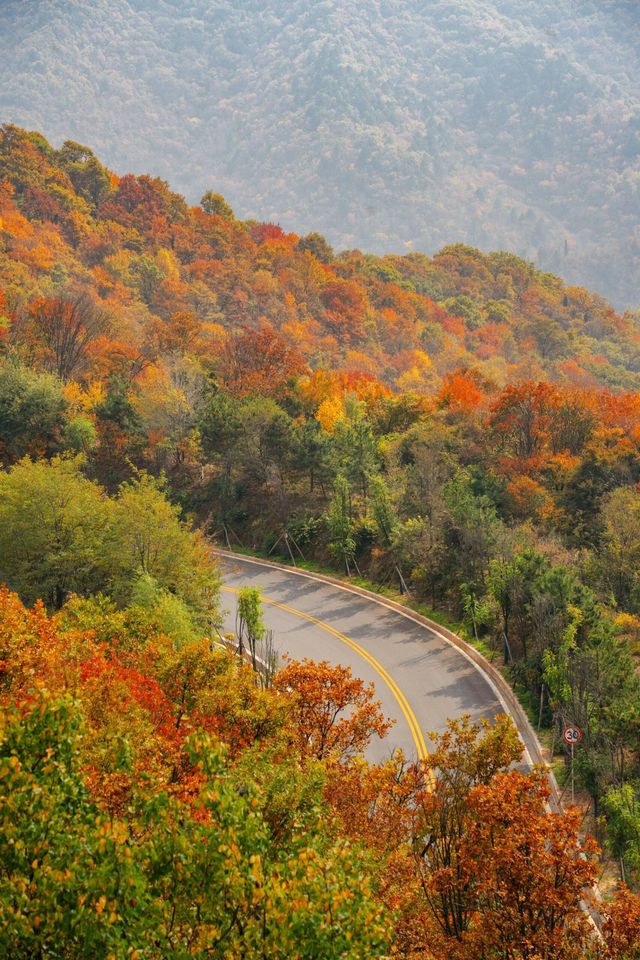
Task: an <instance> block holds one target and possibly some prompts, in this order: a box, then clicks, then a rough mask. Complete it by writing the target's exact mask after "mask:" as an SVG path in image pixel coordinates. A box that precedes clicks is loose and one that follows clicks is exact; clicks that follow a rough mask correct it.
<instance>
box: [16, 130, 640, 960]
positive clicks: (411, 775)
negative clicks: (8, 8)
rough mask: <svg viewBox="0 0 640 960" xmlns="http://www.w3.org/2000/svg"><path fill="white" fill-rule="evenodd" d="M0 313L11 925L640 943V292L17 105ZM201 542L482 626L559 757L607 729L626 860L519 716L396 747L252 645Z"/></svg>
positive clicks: (185, 936) (625, 959) (604, 800)
mask: <svg viewBox="0 0 640 960" xmlns="http://www.w3.org/2000/svg"><path fill="white" fill-rule="evenodd" d="M0 303H1V308H0V458H1V460H2V467H3V470H2V473H0V582H4V583H6V585H7V589H4V590H3V592H2V593H0V706H1V708H2V711H1V715H2V719H3V730H2V736H1V737H0V782H3V783H4V784H5V785H6V787H5V789H4V791H0V827H1V829H0V845H1V847H0V863H2V865H3V867H2V872H1V873H0V953H2V952H3V953H4V954H6V955H7V956H11V957H16V958H25V960H26V958H31V957H33V956H38V955H41V956H57V955H61V956H65V957H66V956H68V957H73V958H75V957H83V958H84V957H89V956H111V957H114V958H116V960H121V958H122V960H124V958H129V960H131V958H132V957H134V956H135V957H138V958H139V960H142V958H147V957H149V958H154V960H155V958H158V960H160V958H165V957H167V956H171V955H176V956H184V957H189V956H193V957H198V958H200V957H201V958H204V957H215V958H220V960H222V958H225V960H227V958H235V957H237V956H239V955H240V952H241V951H243V955H244V956H246V957H247V958H248V960H258V958H262V960H264V958H265V957H267V958H273V960H276V958H278V960H284V958H285V957H286V958H292V957H295V958H300V960H302V958H305V960H312V958H313V960H319V958H324V957H326V958H327V960H330V958H331V960H333V958H335V957H336V956H341V957H344V958H345V960H363V958H383V957H387V956H396V957H402V958H405V960H445V958H447V960H448V958H450V957H453V958H454V960H477V958H478V957H499V958H504V960H531V958H532V957H545V958H548V960H585V958H587V957H589V958H591V957H593V958H598V960H602V958H603V957H604V958H606V960H632V958H634V957H637V955H638V949H639V947H640V901H639V900H638V898H637V896H636V895H634V894H633V893H631V892H629V890H628V889H627V888H626V887H624V886H623V887H621V888H620V891H619V893H618V894H617V896H616V898H615V899H614V900H613V901H612V903H611V904H610V905H608V906H604V907H602V914H603V916H604V917H605V918H606V923H605V926H604V940H603V942H602V943H600V942H599V941H598V942H596V941H595V940H594V939H593V931H592V928H591V926H590V925H589V923H588V922H587V918H586V915H585V913H584V911H583V909H582V906H581V902H582V900H583V898H584V897H585V896H587V895H588V891H589V890H591V889H592V888H593V886H594V883H595V881H596V879H597V877H598V875H599V874H600V873H601V871H602V869H603V868H606V867H607V865H608V871H609V874H612V873H615V872H616V870H617V869H618V868H619V871H620V874H622V875H623V876H624V878H625V879H626V881H627V883H628V884H629V885H630V886H631V887H632V888H633V887H637V886H640V842H639V840H638V837H639V836H640V819H639V816H638V812H637V811H638V809H639V804H640V788H639V786H638V784H639V782H640V723H639V720H638V718H640V677H639V674H638V656H639V655H640V578H639V573H638V571H639V565H638V561H639V559H640V379H639V378H640V372H639V371H640V365H639V364H638V344H639V329H638V322H637V317H635V316H634V315H632V314H624V315H621V314H619V313H616V311H615V310H613V308H612V307H610V306H609V305H608V304H607V302H606V301H605V300H603V299H602V298H601V297H599V296H597V295H595V294H591V293H589V292H588V291H587V290H584V289H582V288H577V287H571V286H566V285H565V284H564V283H563V282H562V280H560V279H559V278H558V277H555V276H553V275H550V274H546V273H541V272H539V271H537V270H536V269H535V268H534V267H533V266H532V265H531V264H530V263H528V262H526V261H523V260H521V259H519V258H517V257H515V256H514V255H512V254H508V253H494V254H489V255H485V254H481V253H480V252H479V251H478V250H476V249H474V248H472V247H468V246H463V245H456V246H450V247H447V248H445V249H443V250H442V251H440V252H439V253H438V254H436V255H435V256H433V257H427V256H424V255H421V254H417V253H412V254H409V255H404V256H400V255H388V256H385V257H377V256H374V255H369V254H363V253H359V252H349V253H343V254H338V255H336V254H335V253H334V251H333V250H332V249H331V247H330V245H329V244H328V242H327V241H326V239H325V238H324V237H323V236H322V235H321V234H319V233H316V232H311V233H309V234H306V235H305V236H302V237H300V236H298V235H295V234H292V233H285V232H284V231H283V230H282V229H281V228H280V227H279V226H277V225H273V224H268V223H261V222H257V221H253V220H252V221H242V220H239V219H237V218H236V217H235V216H234V214H233V211H232V209H231V207H230V206H229V205H228V203H227V202H226V201H225V199H224V198H223V197H222V196H221V195H219V194H214V193H211V192H208V193H206V194H205V195H204V196H203V197H202V200H201V203H200V205H198V206H195V207H192V206H189V205H188V204H187V203H186V201H185V200H184V199H183V198H182V197H181V196H179V195H178V194H175V193H173V192H172V191H171V190H170V189H169V187H168V185H167V184H166V183H164V182H163V181H161V180H158V179H154V178H151V177H149V176H144V175H143V176H140V177H134V176H132V175H125V176H119V175H118V174H116V173H114V172H112V171H110V170H109V169H107V168H106V167H104V166H103V165H102V163H101V162H100V160H99V159H98V158H97V157H96V156H95V155H94V154H93V153H92V151H91V150H90V149H89V148H87V147H84V146H82V145H80V144H77V143H74V142H71V141H67V142H65V143H64V145H63V146H62V147H61V148H60V149H54V148H53V147H52V146H51V145H50V144H48V143H47V141H46V140H45V139H44V138H43V137H42V136H41V135H40V134H37V133H27V132H25V131H23V130H21V129H19V128H16V127H12V126H6V127H4V128H3V130H2V135H1V138H0ZM285 533H286V534H287V538H284V536H283V534H285ZM208 539H212V540H215V541H216V542H218V543H222V544H227V545H228V544H231V545H232V546H238V545H242V546H244V547H247V548H252V549H255V550H264V551H269V550H273V551H274V556H279V557H280V558H281V559H287V552H286V546H285V543H287V542H288V543H289V545H290V547H291V548H292V549H295V551H296V555H297V556H299V555H300V554H303V555H304V556H305V557H306V559H307V560H309V561H314V562H316V563H320V564H324V565H331V566H332V568H333V569H334V571H336V572H338V573H341V574H343V575H344V576H348V575H352V574H353V573H355V572H358V571H359V572H361V573H362V574H365V575H366V576H368V577H369V578H370V579H371V580H374V581H376V582H377V583H379V584H381V585H390V584H391V585H394V586H397V585H398V584H399V583H400V582H402V583H403V584H404V586H405V588H408V590H409V591H410V594H411V599H412V601H413V602H416V603H420V604H423V605H428V606H429V607H430V608H432V609H435V610H439V611H440V613H443V614H445V615H447V616H449V617H452V616H453V617H456V618H457V619H458V620H459V621H463V622H464V627H465V629H466V630H467V635H468V636H469V638H471V639H473V640H474V642H477V643H481V644H484V649H485V650H487V651H488V652H489V653H492V654H493V655H494V656H495V659H496V662H498V663H499V662H501V661H503V660H504V661H505V663H504V666H505V669H506V670H507V671H508V675H509V678H510V679H511V681H512V682H513V683H514V684H517V685H518V688H519V690H520V692H521V693H522V696H523V697H525V698H529V701H530V702H531V703H533V704H534V705H535V711H536V714H537V716H536V720H537V721H539V724H540V727H541V729H542V731H543V734H544V733H545V731H546V732H548V734H549V741H551V740H552V738H553V739H554V740H555V746H556V749H557V751H562V747H561V746H560V736H559V733H560V732H561V730H562V727H563V726H564V724H565V723H567V722H571V723H577V724H579V726H580V727H581V728H582V730H583V731H584V741H583V743H582V745H581V747H580V750H579V751H578V752H577V754H576V784H577V788H578V790H579V791H582V797H583V798H585V800H586V799H590V801H591V810H592V814H593V815H592V817H591V819H590V824H591V826H592V827H593V829H594V830H595V831H596V832H597V834H598V841H599V842H600V844H601V846H602V848H603V853H602V856H601V859H600V861H599V862H598V853H597V849H596V846H595V844H594V843H592V841H591V840H588V839H584V838H583V837H582V836H581V827H582V824H581V817H580V813H579V812H577V811H576V810H570V811H568V812H567V813H565V814H562V815H557V814H552V813H550V812H549V811H548V809H547V807H546V800H547V798H548V788H547V786H546V783H545V781H544V777H542V775H540V774H538V773H533V774H523V773H521V772H519V771H518V770H516V769H514V761H517V760H518V758H519V756H520V751H521V746H520V743H519V741H518V739H517V737H516V734H515V731H514V729H513V728H512V726H511V724H510V723H509V722H508V721H507V720H506V719H502V720H500V721H498V722H497V723H496V724H495V725H493V726H491V727H489V726H487V727H485V728H482V727H476V726H474V725H473V724H470V723H469V722H468V721H467V720H464V719H462V720H460V721H459V722H458V723H455V724H453V725H452V726H451V727H450V729H449V730H448V731H446V732H445V733H443V734H441V736H440V737H437V738H435V744H434V745H435V749H434V751H433V753H432V756H431V758H430V760H429V762H428V765H427V768H426V769H420V768H416V767H413V766H411V765H410V764H407V762H406V761H405V760H404V758H402V757H399V756H395V757H394V758H392V759H391V760H390V761H389V763H387V764H385V765H382V766H371V765H369V764H367V763H366V761H365V760H364V759H363V756H362V753H363V750H364V749H365V747H366V744H367V742H368V741H369V739H370V738H372V737H377V736H381V735H383V734H384V733H385V731H386V730H387V729H388V725H387V723H386V721H385V718H384V717H382V716H381V714H380V711H379V708H378V705H377V704H376V703H375V701H373V699H372V692H371V690H369V689H367V688H366V687H365V686H364V685H363V684H362V683H361V682H360V681H358V680H356V679H354V678H353V677H352V676H350V674H349V671H346V670H344V669H342V668H332V667H330V666H329V665H328V664H313V663H309V662H305V663H303V664H295V663H290V664H288V665H286V666H285V667H284V669H283V670H281V671H280V672H279V673H276V674H275V675H273V676H272V675H271V674H270V675H269V676H268V677H266V678H264V677H261V675H258V674H257V673H255V672H254V671H253V670H252V669H251V667H250V666H248V665H246V664H243V663H242V662H240V661H239V660H238V658H236V657H234V656H232V655H231V654H229V653H228V652H225V650H224V649H223V648H222V647H220V646H219V645H218V644H217V643H216V636H217V634H216V627H217V625H218V623H219V620H220V610H219V598H218V574H217V570H216V565H215V563H214V562H213V561H212V559H211V555H210V551H209V549H208ZM245 596H246V609H247V611H249V613H248V614H247V621H246V623H245V626H247V625H248V626H247V629H249V631H250V633H251V632H252V633H251V635H252V638H253V642H254V643H258V642H261V643H262V642H264V636H265V634H264V628H263V625H262V624H261V622H260V616H259V598H258V597H256V596H255V594H252V593H251V592H249V594H246V595H245ZM251 611H253V612H251ZM256 611H257V612H256ZM254 614H255V616H254ZM249 621H251V623H249ZM261 638H262V639H261ZM558 757H559V759H560V763H561V758H562V753H561V752H560V753H559V754H558ZM603 818H604V819H603ZM523 904H525V905H526V907H524V906H523ZM61 943H62V944H64V945H65V949H67V952H66V953H64V952H62V953H60V951H59V949H58V948H59V945H60V944H61ZM56 950H58V952H57V953H56Z"/></svg>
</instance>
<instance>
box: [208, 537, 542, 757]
mask: <svg viewBox="0 0 640 960" xmlns="http://www.w3.org/2000/svg"><path fill="white" fill-rule="evenodd" d="M219 558H220V561H221V567H222V578H223V587H222V591H223V592H222V606H223V608H225V610H226V612H225V630H227V631H229V632H232V631H233V630H234V625H235V605H236V597H237V591H238V590H239V588H240V587H243V586H255V587H259V588H260V589H261V591H262V598H263V603H264V619H265V623H266V624H267V626H268V627H270V628H271V629H272V630H273V634H274V639H275V646H276V649H277V651H278V653H279V655H280V656H281V657H282V656H283V655H287V654H288V655H289V656H291V657H292V658H294V659H302V658H304V657H309V658H311V659H314V660H328V661H330V662H332V663H340V664H344V665H347V666H349V667H351V670H352V672H353V673H354V675H356V676H358V677H360V678H362V680H364V681H366V682H373V683H374V685H375V689H376V696H377V698H378V699H379V700H380V701H381V703H382V709H383V712H384V714H385V715H386V716H387V717H390V718H392V719H393V720H394V721H395V723H394V726H393V727H392V729H391V731H390V732H389V733H388V734H387V736H386V737H385V738H384V740H378V741H376V742H374V743H372V744H371V746H370V748H369V750H368V752H367V753H368V757H369V759H371V760H373V761H379V760H382V759H384V758H385V757H388V756H389V755H390V753H391V752H392V751H393V750H394V749H395V748H397V747H401V748H402V750H403V751H404V753H405V755H406V756H407V757H411V758H416V757H419V758H424V757H425V756H426V754H427V752H428V750H429V737H428V734H429V732H430V731H435V732H440V731H442V730H444V728H445V726H446V722H447V719H449V718H450V717H459V716H461V715H462V714H465V713H468V714H470V715H471V716H472V717H473V718H475V719H479V718H480V717H487V718H489V719H492V718H493V717H495V716H496V714H498V713H504V712H510V713H512V715H514V719H515V720H516V723H517V725H518V728H519V730H520V735H521V736H522V738H523V740H524V742H525V746H526V748H527V752H526V753H525V760H526V762H527V763H531V762H532V758H533V760H534V761H535V762H539V761H540V759H541V757H540V756H539V746H538V744H537V741H536V739H535V736H534V734H533V731H532V730H531V728H530V727H529V725H528V722H527V720H526V718H525V717H524V714H522V711H521V710H520V708H519V707H518V705H517V703H515V702H514V698H513V694H511V693H510V692H509V691H508V689H506V685H505V684H504V681H501V678H500V677H498V676H496V671H495V670H494V669H492V668H491V667H490V666H489V665H487V664H486V663H483V662H482V658H480V657H479V655H478V654H477V653H475V651H471V650H469V649H468V648H466V645H464V644H462V643H461V641H459V640H457V638H455V637H453V635H451V634H450V635H449V637H447V636H446V634H447V633H448V631H441V630H440V629H438V627H437V625H435V624H433V625H427V623H426V622H419V620H420V619H423V618H419V617H418V618H414V615H413V614H412V613H411V612H409V611H406V610H405V611H403V610H402V608H400V607H398V605H394V604H391V605H390V604H389V602H388V601H386V600H384V598H380V599H378V598H375V597H374V596H372V595H369V594H366V592H365V591H362V592H354V591H353V590H352V589H351V588H349V587H347V586H340V585H338V584H337V583H335V582H328V581H327V580H325V579H318V578H317V577H316V576H315V575H314V574H307V573H306V572H304V571H295V570H292V569H289V568H284V567H282V566H279V565H272V564H268V563H265V562H264V561H258V560H250V559H248V558H245V557H239V556H233V555H230V554H227V553H223V552H220V553H219ZM492 673H493V676H492V675H491V674H492Z"/></svg>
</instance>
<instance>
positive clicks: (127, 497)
mask: <svg viewBox="0 0 640 960" xmlns="http://www.w3.org/2000/svg"><path fill="white" fill-rule="evenodd" d="M110 534H111V535H110V545H111V565H112V568H113V570H114V582H113V589H114V595H115V597H116V599H119V600H120V601H121V602H124V603H126V602H128V601H129V599H130V597H131V591H132V586H133V584H134V583H135V581H136V580H137V578H138V577H139V576H140V574H147V575H149V576H150V577H152V578H153V580H154V581H155V582H156V583H157V584H158V586H159V587H160V588H162V589H163V590H167V591H169V592H170V593H172V594H175V595H176V596H177V597H179V598H180V599H181V600H183V601H184V602H185V603H186V604H187V606H188V607H189V609H190V610H191V612H192V614H193V615H194V616H195V618H196V622H197V623H198V625H199V626H200V628H201V629H206V628H210V627H211V625H212V623H213V622H216V621H217V615H218V613H217V610H218V608H217V600H218V590H219V577H218V573H217V569H216V566H215V563H214V561H213V559H212V557H211V553H210V550H209V548H208V546H207V544H206V543H205V542H204V539H203V538H202V536H201V535H200V534H199V533H197V532H195V531H193V530H190V529H189V527H188V526H187V525H186V524H184V523H183V522H182V521H181V519H180V510H179V508H178V507H176V506H174V505H173V504H171V503H170V502H169V500H168V499H167V497H166V496H165V493H164V487H163V484H162V482H161V481H158V480H156V479H154V478H153V477H151V476H149V475H148V474H144V473H143V474H141V475H140V476H138V477H137V478H135V479H133V480H130V481H128V482H127V483H123V484H122V486H121V487H120V489H119V491H118V496H117V497H116V499H115V502H114V504H113V509H112V516H111V531H110Z"/></svg>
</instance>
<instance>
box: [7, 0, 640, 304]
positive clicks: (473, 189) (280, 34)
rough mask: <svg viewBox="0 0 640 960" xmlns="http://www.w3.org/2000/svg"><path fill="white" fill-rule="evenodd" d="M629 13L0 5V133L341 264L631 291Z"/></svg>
mask: <svg viewBox="0 0 640 960" xmlns="http://www.w3.org/2000/svg"><path fill="white" fill-rule="evenodd" d="M639 24H640V17H639V16H638V9H637V3H636V2H635V0H429V2H428V3H425V2H424V0H367V2H365V0H322V2H310V0H291V2H289V3H286V4H285V3H281V2H279V0H260V2H256V0H249V2H243V3H242V4H239V3H235V4H234V3H229V2H227V3H223V2H219V0H218V2H214V3H212V2H210V0H153V2H151V0H94V2H92V3H87V2H86V0H50V2H48V3H46V4H43V3H41V2H39V0H5V2H3V3H2V5H1V7H0V116H1V118H2V119H4V120H8V121H11V122H16V123H18V124H20V125H22V126H28V127H32V128H37V129H40V130H42V131H43V132H44V133H45V134H46V135H47V136H48V137H49V138H50V139H52V140H53V141H54V142H58V143H59V142H61V140H62V139H63V138H65V137H69V136H71V137H73V138H75V139H77V140H79V141H81V142H89V143H91V144H92V145H94V146H95V148H96V149H97V150H98V151H99V152H100V153H101V155H102V156H103V157H104V158H105V160H106V162H107V163H109V164H111V165H114V166H116V167H117V168H119V169H123V168H124V169H132V170H134V171H137V172H140V171H142V170H149V171H151V172H153V173H157V174H159V175H161V176H163V177H165V178H166V179H169V180H171V182H172V183H175V184H176V186H177V187H178V189H180V190H182V191H183V192H185V193H186V194H187V195H188V197H189V198H190V199H191V200H197V199H198V198H199V196H200V195H201V193H202V192H203V191H204V189H205V188H207V187H211V186H214V187H215V188H216V189H220V190H222V192H224V193H225V195H227V196H228V197H229V199H230V200H231V202H232V203H233V204H234V205H235V206H236V207H237V208H238V212H239V213H240V214H241V215H242V216H247V217H256V218H257V219H261V220H273V221H276V222H278V223H280V224H281V225H282V226H283V227H284V228H285V229H295V230H296V231H298V232H305V231H306V230H309V229H311V228H312V227H313V228H317V229H320V230H322V231H323V232H325V233H326V234H327V236H328V237H329V239H330V240H331V241H332V242H333V243H334V244H335V245H337V246H339V247H343V248H344V247H354V246H359V247H362V248H366V249H372V250H374V251H375V252H377V253H382V252H388V251H389V250H392V249H422V250H426V251H428V252H433V251H434V250H435V249H437V248H438V247H440V246H442V245H443V244H445V243H451V242H453V241H459V240H463V241H465V242H467V243H471V244H473V245H477V246H479V247H481V248H483V249H486V250H488V249H496V248H508V249H512V250H514V251H516V252H517V253H518V254H520V255H522V256H525V257H527V258H528V259H531V260H533V261H534V262H536V263H538V264H539V265H540V266H541V267H542V268H543V269H552V270H555V271H557V272H562V274H563V275H564V276H567V277H568V278H569V279H570V280H571V281H573V282H579V283H584V284H588V285H590V286H595V287H597V288H598V289H601V290H602V291H603V292H604V293H605V294H606V295H607V296H609V297H610V298H611V299H613V301H614V302H616V303H617V304H618V305H619V306H620V305H624V306H629V305H635V304H637V302H638V290H639V289H640V283H639V282H638V281H639V278H640V239H639V237H638V235H637V223H638V220H639V219H640V206H639V203H638V178H637V163H638V130H639V121H640V110H639V89H638V80H637V78H638V75H639V74H640V62H639V59H640V58H639V55H638V51H639V50H640V26H639Z"/></svg>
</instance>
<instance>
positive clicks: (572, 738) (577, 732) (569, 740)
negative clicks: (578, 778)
mask: <svg viewBox="0 0 640 960" xmlns="http://www.w3.org/2000/svg"><path fill="white" fill-rule="evenodd" d="M562 739H563V740H564V742H565V743H566V744H568V745H569V746H570V747H571V803H575V800H576V795H575V788H574V779H573V748H574V747H575V745H576V743H580V742H581V740H582V730H581V729H580V727H578V726H576V724H570V725H569V726H567V727H565V728H564V731H563V733H562Z"/></svg>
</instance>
